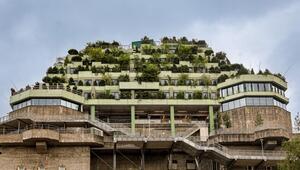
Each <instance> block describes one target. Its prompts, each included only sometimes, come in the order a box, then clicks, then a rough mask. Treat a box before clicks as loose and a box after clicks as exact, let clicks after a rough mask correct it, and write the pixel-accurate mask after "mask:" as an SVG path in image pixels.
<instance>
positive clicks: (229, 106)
mask: <svg viewBox="0 0 300 170" xmlns="http://www.w3.org/2000/svg"><path fill="white" fill-rule="evenodd" d="M228 104H229V105H228V109H229V110H231V109H234V103H233V101H231V102H229V103H228Z"/></svg>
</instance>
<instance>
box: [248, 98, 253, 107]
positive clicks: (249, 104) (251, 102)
mask: <svg viewBox="0 0 300 170" xmlns="http://www.w3.org/2000/svg"><path fill="white" fill-rule="evenodd" d="M253 104H254V103H253V98H251V97H247V98H246V105H247V106H253Z"/></svg>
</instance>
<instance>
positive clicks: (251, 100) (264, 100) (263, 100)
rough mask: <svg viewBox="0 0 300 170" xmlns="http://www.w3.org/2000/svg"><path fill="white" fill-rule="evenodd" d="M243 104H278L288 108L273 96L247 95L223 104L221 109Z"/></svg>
mask: <svg viewBox="0 0 300 170" xmlns="http://www.w3.org/2000/svg"><path fill="white" fill-rule="evenodd" d="M243 106H278V107H280V108H283V109H285V110H286V104H285V103H282V102H280V101H278V100H276V99H274V98H272V97H245V98H241V99H237V100H233V101H230V102H226V103H223V104H222V105H221V108H220V110H221V111H227V110H231V109H235V108H239V107H243Z"/></svg>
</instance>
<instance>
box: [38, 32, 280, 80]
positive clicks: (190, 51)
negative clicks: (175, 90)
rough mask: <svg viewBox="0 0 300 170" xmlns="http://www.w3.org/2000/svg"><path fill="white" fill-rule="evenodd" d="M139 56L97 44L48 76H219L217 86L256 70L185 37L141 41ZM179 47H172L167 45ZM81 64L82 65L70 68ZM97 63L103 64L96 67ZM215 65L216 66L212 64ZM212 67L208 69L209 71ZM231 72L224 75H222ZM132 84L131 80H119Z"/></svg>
mask: <svg viewBox="0 0 300 170" xmlns="http://www.w3.org/2000/svg"><path fill="white" fill-rule="evenodd" d="M140 42H141V44H145V45H144V46H143V45H142V46H141V47H140V48H141V49H140V52H137V51H135V52H132V51H126V50H124V49H122V48H121V47H120V43H119V42H116V41H113V42H105V41H96V42H93V43H87V45H86V47H85V48H84V49H83V50H80V51H77V50H76V49H70V50H69V51H68V55H67V57H65V60H64V64H63V66H53V67H49V68H48V70H47V74H60V75H61V74H62V75H65V74H78V72H79V71H91V72H92V73H101V74H103V75H105V74H106V73H108V72H121V71H133V72H137V73H139V74H137V77H136V80H138V81H140V82H157V81H159V78H158V75H159V74H160V72H162V71H171V72H173V73H181V74H184V73H212V74H219V78H218V80H217V81H218V82H219V83H220V82H224V81H225V80H226V79H227V78H230V77H234V76H239V75H243V74H255V73H254V71H253V69H251V70H250V69H247V68H245V67H244V66H243V64H236V63H231V62H230V61H229V59H228V57H227V55H226V53H224V52H217V53H215V52H214V51H213V50H212V49H210V48H208V46H207V44H206V42H205V41H203V40H195V39H192V40H188V39H187V38H186V37H181V38H176V37H171V38H169V37H163V38H162V39H161V43H162V44H161V45H160V46H157V45H155V43H154V41H153V39H150V38H148V37H147V36H145V37H143V38H142V39H141V41H140ZM174 43H175V44H176V46H174V47H172V49H170V48H171V47H170V46H168V45H166V44H174ZM76 62H80V64H78V66H77V65H72V68H71V70H72V71H70V68H69V67H68V64H72V63H76ZM94 62H101V64H100V65H99V64H97V65H93V63H94ZM210 63H214V64H210ZM209 64H210V65H209ZM208 66H209V67H208ZM229 71H232V72H231V75H230V74H225V73H223V74H222V72H229ZM257 74H263V75H270V74H272V75H275V76H277V77H279V78H280V79H282V80H284V81H285V78H284V77H283V76H282V75H281V74H273V73H271V72H270V71H269V70H265V71H259V72H258V73H257ZM120 79H122V81H125V80H126V81H129V77H128V78H127V77H126V78H124V77H122V78H120ZM43 81H44V82H46V83H65V82H68V81H69V80H65V79H64V78H63V76H59V75H57V76H56V77H52V78H50V77H49V76H46V77H44V79H43Z"/></svg>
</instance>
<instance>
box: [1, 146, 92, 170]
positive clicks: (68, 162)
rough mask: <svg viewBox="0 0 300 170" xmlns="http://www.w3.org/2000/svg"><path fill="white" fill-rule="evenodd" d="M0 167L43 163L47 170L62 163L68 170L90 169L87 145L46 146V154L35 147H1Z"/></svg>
mask: <svg viewBox="0 0 300 170" xmlns="http://www.w3.org/2000/svg"><path fill="white" fill-rule="evenodd" d="M0 150H1V154H0V169H1V170H14V169H17V167H18V166H20V165H23V166H24V167H25V168H26V169H37V168H38V167H39V166H41V165H43V166H44V167H45V168H46V169H47V170H57V169H58V167H59V166H61V165H63V166H65V168H66V169H70V170H89V169H90V148H89V147H80V146H76V147H51V146H49V147H48V153H47V154H38V153H37V152H36V148H35V147H1V149H0Z"/></svg>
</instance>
